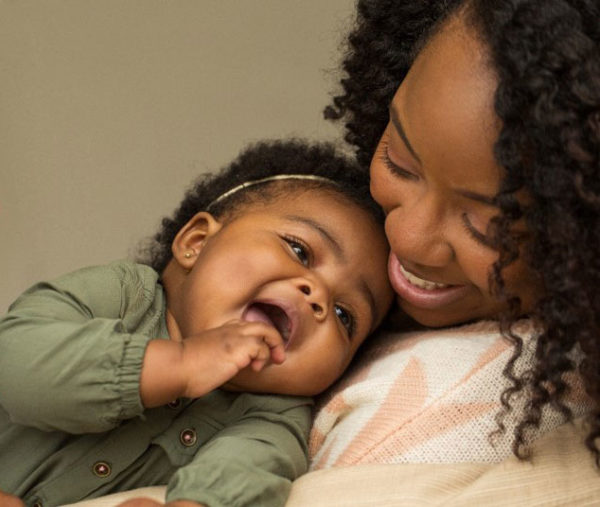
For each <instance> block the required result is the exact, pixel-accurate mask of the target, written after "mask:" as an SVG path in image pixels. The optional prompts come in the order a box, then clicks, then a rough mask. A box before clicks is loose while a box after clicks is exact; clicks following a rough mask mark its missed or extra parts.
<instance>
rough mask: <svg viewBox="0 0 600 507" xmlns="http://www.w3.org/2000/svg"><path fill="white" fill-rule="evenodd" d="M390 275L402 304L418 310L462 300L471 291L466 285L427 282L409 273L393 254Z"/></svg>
mask: <svg viewBox="0 0 600 507" xmlns="http://www.w3.org/2000/svg"><path fill="white" fill-rule="evenodd" d="M388 274H389V277H390V281H391V283H392V287H393V288H394V290H395V291H396V293H397V294H398V296H399V298H400V306H404V305H403V304H402V302H403V301H404V302H405V303H408V304H410V305H412V306H415V307H417V308H422V309H427V310H434V309H437V308H442V307H444V306H446V305H448V304H450V303H454V302H456V301H458V300H460V299H461V298H462V297H463V296H464V295H465V294H466V293H467V292H468V290H469V288H468V287H467V286H466V285H448V284H442V283H439V282H433V281H431V280H425V279H423V278H421V277H418V276H416V275H415V274H413V273H411V272H410V271H407V270H406V268H404V266H402V264H401V263H400V261H399V260H398V257H396V256H395V255H394V254H393V253H390V258H389V262H388Z"/></svg>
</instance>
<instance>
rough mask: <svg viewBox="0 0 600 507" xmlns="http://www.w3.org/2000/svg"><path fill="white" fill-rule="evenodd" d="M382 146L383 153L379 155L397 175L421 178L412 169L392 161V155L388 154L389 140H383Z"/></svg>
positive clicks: (410, 178) (407, 177) (414, 178)
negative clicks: (409, 169)
mask: <svg viewBox="0 0 600 507" xmlns="http://www.w3.org/2000/svg"><path fill="white" fill-rule="evenodd" d="M381 148H382V149H381V154H380V156H379V159H380V160H381V161H382V162H383V163H384V165H385V166H386V167H387V168H388V169H389V170H390V172H392V173H393V174H395V175H396V176H399V177H400V178H404V179H407V180H417V179H419V177H418V176H417V175H416V174H413V173H411V172H410V171H408V170H406V169H404V168H403V167H400V166H399V165H397V164H395V163H394V162H393V161H392V159H391V158H390V156H389V154H388V142H387V141H382V144H381Z"/></svg>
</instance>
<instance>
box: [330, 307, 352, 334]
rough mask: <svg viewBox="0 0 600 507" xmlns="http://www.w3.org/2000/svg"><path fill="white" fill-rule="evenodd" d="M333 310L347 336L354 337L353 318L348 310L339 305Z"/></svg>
mask: <svg viewBox="0 0 600 507" xmlns="http://www.w3.org/2000/svg"><path fill="white" fill-rule="evenodd" d="M334 309H335V315H336V317H337V318H338V319H339V321H340V322H341V323H342V326H344V327H345V328H346V332H347V333H348V336H349V337H350V338H352V336H353V335H354V317H353V316H352V314H351V313H350V312H349V311H348V310H346V309H345V308H343V307H342V306H340V305H335V307H334Z"/></svg>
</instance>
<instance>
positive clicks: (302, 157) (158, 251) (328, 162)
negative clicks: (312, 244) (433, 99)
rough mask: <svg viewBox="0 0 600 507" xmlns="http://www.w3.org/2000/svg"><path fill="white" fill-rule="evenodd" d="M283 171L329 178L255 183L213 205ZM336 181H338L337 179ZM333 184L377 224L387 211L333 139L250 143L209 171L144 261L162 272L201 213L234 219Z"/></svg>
mask: <svg viewBox="0 0 600 507" xmlns="http://www.w3.org/2000/svg"><path fill="white" fill-rule="evenodd" d="M279 174H311V175H317V176H323V177H325V178H327V179H329V180H331V182H332V183H328V182H326V181H315V180H304V179H302V180H301V179H288V180H279V181H275V182H269V183H264V184H260V185H255V186H250V187H248V188H246V189H244V190H243V191H239V192H235V193H233V194H232V195H231V196H229V197H227V198H225V199H223V200H219V201H218V202H217V203H214V204H212V203H213V201H215V199H217V197H219V196H222V195H223V194H224V193H225V192H227V191H228V190H231V189H232V188H234V187H236V186H237V185H240V184H241V183H246V182H249V181H254V180H259V179H262V178H266V177H268V176H275V175H279ZM333 182H334V183H333ZM317 188H327V189H328V190H330V191H332V192H335V193H337V194H339V195H341V196H344V197H345V198H347V199H349V200H350V201H351V202H354V203H355V204H356V205H358V206H359V207H361V208H362V209H364V210H365V211H366V212H367V213H369V215H370V216H371V217H372V218H373V219H374V221H375V222H377V223H380V224H382V223H383V213H382V211H381V209H380V208H379V206H378V205H377V204H376V203H375V201H373V199H372V198H371V196H370V194H369V177H368V175H367V174H366V173H365V171H363V170H362V168H361V167H360V166H359V165H357V164H356V162H355V161H353V160H351V159H350V158H349V157H346V156H343V155H341V154H339V153H337V152H336V149H335V147H334V146H333V145H332V144H330V143H308V142H307V141H303V140H300V139H289V140H273V141H262V142H259V143H256V144H253V145H250V146H249V147H247V148H246V149H244V150H243V151H242V152H241V153H240V154H239V156H238V157H237V158H236V159H235V160H234V161H233V162H232V163H230V164H229V165H227V166H226V167H224V168H222V169H221V170H220V171H218V172H216V173H207V174H203V175H202V176H200V177H199V178H198V180H196V182H195V183H194V184H193V185H192V187H191V188H190V189H189V190H188V191H187V193H186V194H185V197H184V199H183V201H182V202H181V203H180V204H179V207H178V208H177V209H176V210H175V212H174V214H173V216H172V217H165V218H163V219H162V222H161V226H160V229H159V231H158V232H157V233H156V234H155V235H154V236H153V238H152V239H151V240H150V241H149V242H146V243H145V244H143V245H142V246H141V247H140V253H139V254H138V258H139V259H138V260H139V261H140V262H143V263H145V264H148V265H150V266H152V267H153V268H154V269H155V270H156V271H158V272H159V273H162V271H163V270H164V268H165V267H166V266H167V264H168V263H169V261H170V260H171V258H172V252H171V245H172V243H173V240H174V239H175V236H176V235H177V233H178V232H179V230H180V229H181V228H182V227H183V226H184V225H185V224H186V223H187V222H188V221H189V220H190V219H191V218H192V217H193V216H194V215H195V214H196V213H198V212H199V211H206V210H208V207H209V205H210V209H209V210H208V211H210V213H211V214H212V215H213V216H214V217H215V218H217V219H230V218H232V217H233V216H236V214H237V213H241V212H243V210H244V209H246V208H245V206H246V205H250V204H252V203H255V202H257V201H258V200H260V202H261V204H262V203H265V202H268V201H269V200H271V199H274V198H278V197H280V196H281V195H286V194H289V193H292V192H304V191H310V190H314V189H317Z"/></svg>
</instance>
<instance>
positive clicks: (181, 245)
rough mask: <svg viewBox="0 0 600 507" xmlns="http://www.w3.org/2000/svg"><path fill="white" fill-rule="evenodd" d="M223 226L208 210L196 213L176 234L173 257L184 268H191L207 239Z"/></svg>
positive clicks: (172, 249)
mask: <svg viewBox="0 0 600 507" xmlns="http://www.w3.org/2000/svg"><path fill="white" fill-rule="evenodd" d="M221 227H222V224H221V222H219V221H218V220H217V219H216V218H215V217H213V216H212V215H211V214H210V213H207V212H206V211H201V212H200V213H196V214H195V215H194V216H193V217H192V218H191V219H190V221H189V222H188V223H187V224H185V225H184V226H183V227H182V228H181V229H179V232H178V233H177V235H176V236H175V239H174V240H173V244H172V245H171V252H172V253H173V259H175V261H177V263H178V264H179V265H180V266H181V267H182V268H184V269H185V270H188V271H189V270H191V269H192V266H193V265H194V263H195V262H196V259H197V258H198V255H199V254H200V252H201V251H202V248H204V244H205V243H206V240H207V239H208V238H210V237H211V236H212V235H213V234H216V233H217V232H218V231H219V230H220V229H221Z"/></svg>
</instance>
